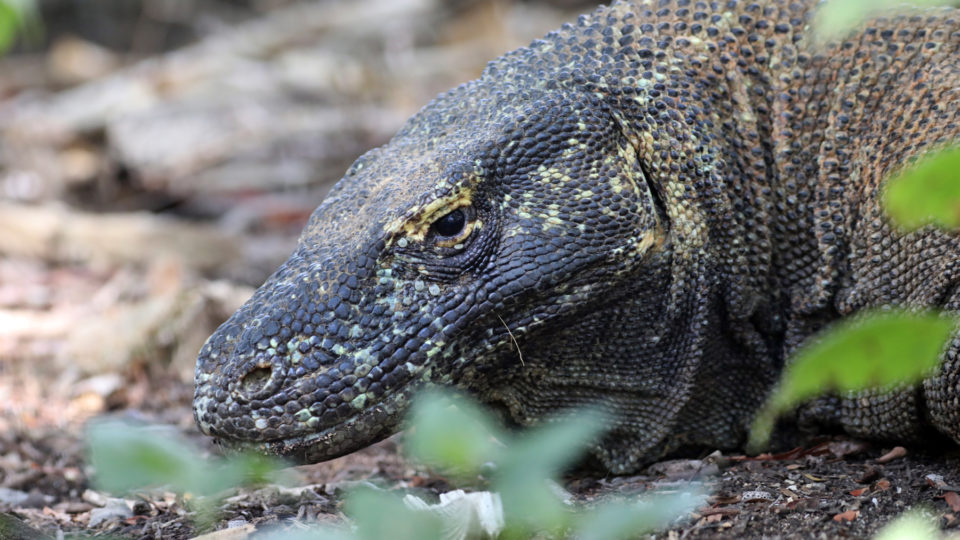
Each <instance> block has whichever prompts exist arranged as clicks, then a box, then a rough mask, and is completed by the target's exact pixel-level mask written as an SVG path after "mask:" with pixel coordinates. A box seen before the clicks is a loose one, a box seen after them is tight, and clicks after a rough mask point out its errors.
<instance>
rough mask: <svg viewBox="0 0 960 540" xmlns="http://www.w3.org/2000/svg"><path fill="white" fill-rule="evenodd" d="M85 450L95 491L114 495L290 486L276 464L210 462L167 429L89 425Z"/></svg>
mask: <svg viewBox="0 0 960 540" xmlns="http://www.w3.org/2000/svg"><path fill="white" fill-rule="evenodd" d="M87 444H88V447H89V451H90V461H91V463H92V464H93V466H94V469H95V470H96V477H95V482H96V485H97V487H98V488H100V489H103V490H105V491H109V492H112V493H124V492H128V491H132V490H136V489H144V488H149V487H161V486H164V487H167V488H169V489H170V490H172V491H176V492H180V493H190V494H193V495H198V496H206V495H213V494H215V493H218V492H220V491H223V490H226V489H230V488H233V487H237V486H239V485H241V484H248V483H261V482H264V481H266V480H267V479H269V480H271V481H279V482H281V483H283V482H288V481H289V480H290V478H288V477H286V476H285V475H284V474H279V475H278V474H277V473H278V470H279V469H280V468H282V467H284V464H283V463H282V462H281V461H279V460H277V459H273V458H269V457H265V456H260V455H256V454H236V455H233V456H230V457H229V458H225V459H217V460H209V459H206V458H204V457H203V456H202V455H201V453H200V451H198V450H197V449H196V448H194V447H193V446H191V445H190V444H189V443H187V441H185V440H183V439H182V438H181V437H180V436H179V435H177V434H176V433H175V432H173V430H172V429H170V428H167V427H165V426H141V425H132V424H129V423H127V422H121V421H116V420H107V421H100V422H92V423H91V425H90V426H89V428H88V430H87Z"/></svg>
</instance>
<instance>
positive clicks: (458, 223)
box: [433, 208, 467, 236]
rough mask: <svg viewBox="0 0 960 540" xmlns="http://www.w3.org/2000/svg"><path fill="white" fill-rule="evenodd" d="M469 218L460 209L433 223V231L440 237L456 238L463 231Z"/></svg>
mask: <svg viewBox="0 0 960 540" xmlns="http://www.w3.org/2000/svg"><path fill="white" fill-rule="evenodd" d="M466 222H467V216H466V214H464V213H463V210H460V209H459V208H458V209H456V210H454V211H453V212H450V213H449V214H447V215H445V216H443V217H442V218H440V219H438V220H436V221H434V222H433V230H434V231H436V233H437V234H439V235H440V236H456V235H458V234H460V231H462V230H463V226H464V225H465V224H466Z"/></svg>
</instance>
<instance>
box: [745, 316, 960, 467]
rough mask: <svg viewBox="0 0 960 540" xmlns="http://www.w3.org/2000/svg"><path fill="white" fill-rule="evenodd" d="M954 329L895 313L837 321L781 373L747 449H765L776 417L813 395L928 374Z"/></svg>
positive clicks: (941, 321) (949, 323)
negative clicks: (763, 447) (777, 384)
mask: <svg viewBox="0 0 960 540" xmlns="http://www.w3.org/2000/svg"><path fill="white" fill-rule="evenodd" d="M956 324H957V322H956V320H954V319H951V318H947V317H941V316H938V315H936V314H933V313H906V312H896V311H895V312H876V313H872V314H869V315H867V316H866V317H864V318H859V319H851V320H846V321H841V322H840V323H839V324H837V325H836V326H834V327H833V328H831V329H830V330H828V331H827V332H826V333H825V334H823V335H822V336H821V337H820V338H819V339H817V340H816V341H814V342H813V343H812V344H810V345H808V346H806V347H804V348H803V349H801V350H800V352H799V353H798V354H797V355H796V357H795V358H794V360H793V361H792V362H791V363H790V365H788V366H787V368H786V369H785V370H784V373H783V375H782V377H781V379H780V384H779V386H778V387H777V389H776V391H775V392H774V393H773V395H771V396H770V398H768V400H767V402H766V404H765V405H764V407H763V408H762V409H761V410H760V412H759V413H758V415H757V417H756V419H755V420H754V423H753V428H752V430H751V433H750V442H749V446H750V447H751V449H753V450H757V449H759V448H760V447H762V446H764V445H765V444H766V442H767V441H768V439H769V437H770V432H771V430H772V429H773V424H774V422H775V420H776V418H777V416H779V415H780V414H783V413H784V412H786V411H789V410H790V409H792V408H793V407H795V406H796V405H798V404H800V403H802V402H803V401H806V400H807V399H809V398H811V397H814V396H816V395H819V394H823V393H825V392H830V391H835V392H840V393H844V392H852V391H855V390H864V389H867V388H883V387H889V386H891V385H895V384H904V383H911V382H914V381H918V380H920V379H922V378H923V377H925V376H928V375H930V374H931V372H932V371H933V370H934V369H935V368H936V367H937V364H938V363H939V361H940V353H941V352H942V351H943V348H944V345H945V343H946V341H947V339H948V338H949V337H950V335H951V334H952V333H953V332H954V331H955V329H956Z"/></svg>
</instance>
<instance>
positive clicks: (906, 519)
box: [873, 510, 942, 540]
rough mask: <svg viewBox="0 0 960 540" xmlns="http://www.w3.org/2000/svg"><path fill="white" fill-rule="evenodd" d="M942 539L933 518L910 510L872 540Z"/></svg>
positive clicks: (886, 526)
mask: <svg viewBox="0 0 960 540" xmlns="http://www.w3.org/2000/svg"><path fill="white" fill-rule="evenodd" d="M940 538H942V536H941V535H940V531H939V530H938V527H937V525H936V521H935V518H934V517H933V516H931V515H929V514H927V513H925V512H923V511H922V510H910V511H908V512H906V513H904V514H903V515H902V516H900V517H898V518H896V519H894V520H893V521H891V522H890V523H887V524H886V525H884V527H883V528H882V529H880V531H879V532H878V533H877V535H876V536H874V537H873V539H874V540H938V539H940Z"/></svg>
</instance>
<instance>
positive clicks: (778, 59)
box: [194, 0, 960, 472]
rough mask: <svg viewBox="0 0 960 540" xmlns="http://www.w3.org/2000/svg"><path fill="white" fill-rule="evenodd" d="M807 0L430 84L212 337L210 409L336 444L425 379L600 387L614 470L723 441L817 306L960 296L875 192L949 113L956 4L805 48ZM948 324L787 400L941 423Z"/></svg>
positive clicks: (948, 243) (714, 9)
mask: <svg viewBox="0 0 960 540" xmlns="http://www.w3.org/2000/svg"><path fill="white" fill-rule="evenodd" d="M811 4H812V2H799V1H797V2H790V1H775V2H756V3H754V2H743V1H737V0H731V1H726V0H723V1H709V2H708V1H697V0H672V1H671V0H663V1H638V2H633V3H629V2H622V3H616V4H614V5H612V6H610V7H601V8H599V9H598V10H596V11H595V12H593V13H592V14H590V15H585V16H582V17H581V18H580V19H579V21H578V22H577V23H575V24H570V25H565V26H564V27H563V28H561V29H560V30H558V31H556V32H553V33H551V34H548V35H547V36H546V37H544V38H543V39H541V40H538V41H535V42H533V43H532V44H531V45H530V46H529V47H527V48H522V49H519V50H517V51H514V52H512V53H509V54H507V55H505V56H503V57H502V58H500V59H498V60H496V61H493V62H492V63H490V65H489V66H488V67H487V69H486V70H485V71H484V73H483V74H482V76H481V77H480V78H479V79H477V80H475V81H473V82H470V83H467V84H464V85H462V86H460V87H458V88H456V89H454V90H451V91H449V92H447V93H445V94H443V95H441V96H439V97H438V98H437V99H435V100H434V101H433V102H432V103H430V104H429V105H427V106H426V107H425V108H424V109H423V110H422V111H420V112H419V113H418V114H417V115H415V116H414V117H413V118H412V119H410V120H409V121H408V122H407V123H406V125H405V126H404V127H403V129H402V130H401V131H400V132H399V133H398V134H397V135H396V137H394V138H393V139H392V140H391V141H390V142H389V143H388V144H387V145H385V146H383V147H381V148H378V149H375V150H372V151H370V152H369V153H367V154H366V155H364V156H362V157H361V158H360V159H358V160H357V162H356V163H355V164H354V165H353V166H352V167H351V168H350V169H349V171H348V172H347V173H346V176H345V177H344V178H343V179H342V180H341V181H340V182H339V183H338V184H337V186H336V187H335V188H334V189H333V191H332V192H331V193H330V195H329V196H328V197H327V199H326V200H325V201H324V202H323V203H322V204H321V205H320V206H319V208H317V210H316V211H315V212H314V214H313V215H312V217H311V218H310V221H309V223H308V225H307V226H306V228H305V230H304V231H303V234H302V236H301V238H300V240H299V245H298V247H297V249H296V251H295V253H294V254H293V255H292V256H291V257H290V259H289V260H288V261H287V262H286V263H285V264H284V265H283V266H282V267H280V269H279V270H277V272H276V273H275V274H274V275H273V276H272V277H270V278H269V279H268V280H267V282H266V283H265V284H264V285H263V286H262V287H261V288H260V289H259V290H258V291H257V292H256V293H255V294H254V296H253V297H252V298H251V299H250V301H249V302H247V303H246V304H245V305H244V306H243V307H242V308H241V309H240V310H239V311H238V312H237V313H236V314H235V315H233V316H232V317H231V318H230V319H229V320H228V321H227V322H225V323H224V324H223V325H222V326H221V327H220V328H219V330H217V332H216V333H215V334H214V335H213V336H212V337H211V338H210V339H209V340H208V342H207V343H206V345H204V347H203V350H202V351H201V353H200V357H199V361H198V364H197V372H196V383H197V387H196V396H195V404H194V407H195V414H196V418H197V421H198V423H199V425H200V427H201V429H202V430H203V431H204V432H206V433H208V434H211V435H214V436H216V437H218V438H219V439H221V440H223V441H225V442H227V443H238V444H239V443H245V444H246V445H252V446H254V447H256V448H259V449H260V450H263V451H266V452H271V453H277V454H284V455H290V456H294V457H297V458H299V459H301V460H306V461H318V460H323V459H329V458H332V457H335V456H338V455H342V454H344V453H347V452H351V451H353V450H356V449H359V448H361V447H363V446H366V445H368V444H370V443H372V442H374V441H377V440H379V439H381V438H383V437H386V436H388V435H389V434H391V433H393V432H394V431H396V430H397V429H398V424H399V422H400V420H401V418H402V414H403V413H404V410H405V409H406V407H407V405H408V402H409V399H410V396H411V394H412V393H413V392H414V391H415V390H417V389H418V388H421V387H423V386H425V385H434V384H436V385H445V386H453V387H456V388H459V389H461V390H464V391H466V392H468V393H471V394H473V395H475V396H477V397H478V398H479V399H481V400H482V401H484V402H486V403H487V404H489V405H491V406H492V407H493V408H494V409H495V410H498V411H500V412H502V413H503V416H504V417H505V418H506V419H508V420H509V421H510V422H511V423H513V424H516V425H520V426H526V425H531V424H535V423H537V422H538V421H540V420H542V419H544V418H547V417H549V416H550V415H552V414H554V413H556V412H557V411H560V410H563V409H566V408H569V407H573V406H577V405H582V404H586V403H594V402H598V401H602V402H604V403H606V404H608V405H611V406H612V407H611V409H612V410H613V411H615V413H616V414H615V417H614V419H612V420H611V421H610V425H609V426H608V427H609V431H608V434H607V435H606V437H605V438H604V439H603V440H602V441H601V442H599V443H597V444H596V445H595V446H594V447H593V448H592V455H593V456H594V457H595V458H596V459H597V460H599V462H600V463H602V464H603V465H604V466H605V467H606V468H608V469H609V470H611V471H614V472H627V471H633V470H636V469H637V468H638V467H640V466H642V465H643V464H645V463H648V462H649V461H651V460H653V459H656V458H658V457H660V456H663V455H665V454H667V453H671V452H676V451H678V450H681V449H686V448H690V447H704V446H707V447H714V448H717V447H719V448H732V447H737V446H739V445H741V444H742V443H743V441H744V437H745V433H746V426H747V425H748V424H749V422H750V419H751V415H752V413H754V411H755V410H756V409H757V407H758V405H759V404H760V403H761V402H762V400H763V399H764V398H765V396H766V395H767V394H768V393H769V391H770V389H771V387H772V386H773V385H774V383H775V380H776V379H777V377H778V375H779V373H780V372H781V371H782V368H783V365H784V363H785V361H786V360H785V359H787V358H788V357H789V356H790V355H791V353H792V352H794V351H795V350H796V349H797V347H798V346H799V345H801V344H803V343H804V342H805V341H806V340H808V339H809V338H810V336H811V335H812V334H814V333H815V332H816V331H817V330H819V329H821V328H822V327H823V326H824V325H826V324H827V323H829V322H831V321H834V320H836V319H838V318H840V317H843V316H846V315H850V314H854V313H857V312H859V311H861V310H864V309H865V308H870V307H876V306H888V305H905V306H935V307H941V308H947V309H958V308H960V287H958V285H960V257H958V255H960V241H958V238H957V236H956V235H952V234H947V233H943V232H938V231H935V230H929V229H927V230H923V231H921V232H917V233H911V234H901V233H898V232H896V231H895V230H894V229H893V228H892V227H891V226H890V225H889V224H888V222H887V220H886V219H885V217H884V215H883V212H882V210H881V208H880V204H879V202H878V198H879V191H880V190H879V186H880V182H881V179H883V178H884V177H886V176H887V175H888V174H889V173H891V172H892V171H895V170H896V169H898V168H899V167H901V166H902V165H903V164H905V163H907V162H908V161H909V160H910V159H911V158H914V157H916V156H919V155H920V154H922V153H923V152H925V151H928V150H930V149H934V148H936V147H939V146H944V145H947V144H949V143H951V142H953V141H956V140H957V139H958V138H960V137H958V135H960V95H958V93H960V63H958V60H957V59H958V56H957V54H958V49H960V22H958V21H960V13H958V12H957V11H956V10H951V9H949V8H941V9H928V10H925V11H919V12H912V14H908V15H897V16H890V17H888V18H878V19H875V20H873V21H871V22H870V23H868V24H866V25H864V26H863V27H862V28H861V29H860V30H859V31H857V33H855V34H853V35H852V36H851V37H849V38H848V39H846V40H845V41H843V42H842V43H839V44H833V45H824V46H814V45H811V44H810V41H809V39H808V38H807V37H806V35H807V30H808V25H809V23H810V20H811V18H812V15H811V13H810V12H811V10H812V5H811ZM958 350H960V341H957V340H955V341H954V342H953V344H952V345H951V346H950V347H949V349H948V351H947V352H946V355H945V359H944V364H943V368H942V370H941V372H940V373H939V375H936V376H934V377H931V378H929V379H928V380H926V381H924V382H923V383H922V384H919V385H916V386H913V387H909V388H900V389H898V390H897V391H895V392H890V393H864V394H861V395H856V396H848V397H834V398H827V399H823V400H820V401H818V402H815V403H814V404H812V405H810V406H808V407H806V408H805V409H804V411H803V412H802V413H801V414H800V416H801V417H802V419H803V418H805V419H806V420H805V422H807V423H811V422H814V423H816V424H817V425H822V424H826V425H831V426H834V427H838V426H839V427H842V428H844V429H846V430H847V431H848V432H850V433H853V434H857V435H861V436H869V437H878V438H890V439H898V440H917V439H920V438H924V437H931V436H936V434H937V433H938V432H939V433H940V434H946V435H947V436H949V437H952V438H953V439H954V440H960V405H958V403H960V359H958V356H957V355H958ZM904 361H910V359H909V358H905V359H904Z"/></svg>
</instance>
